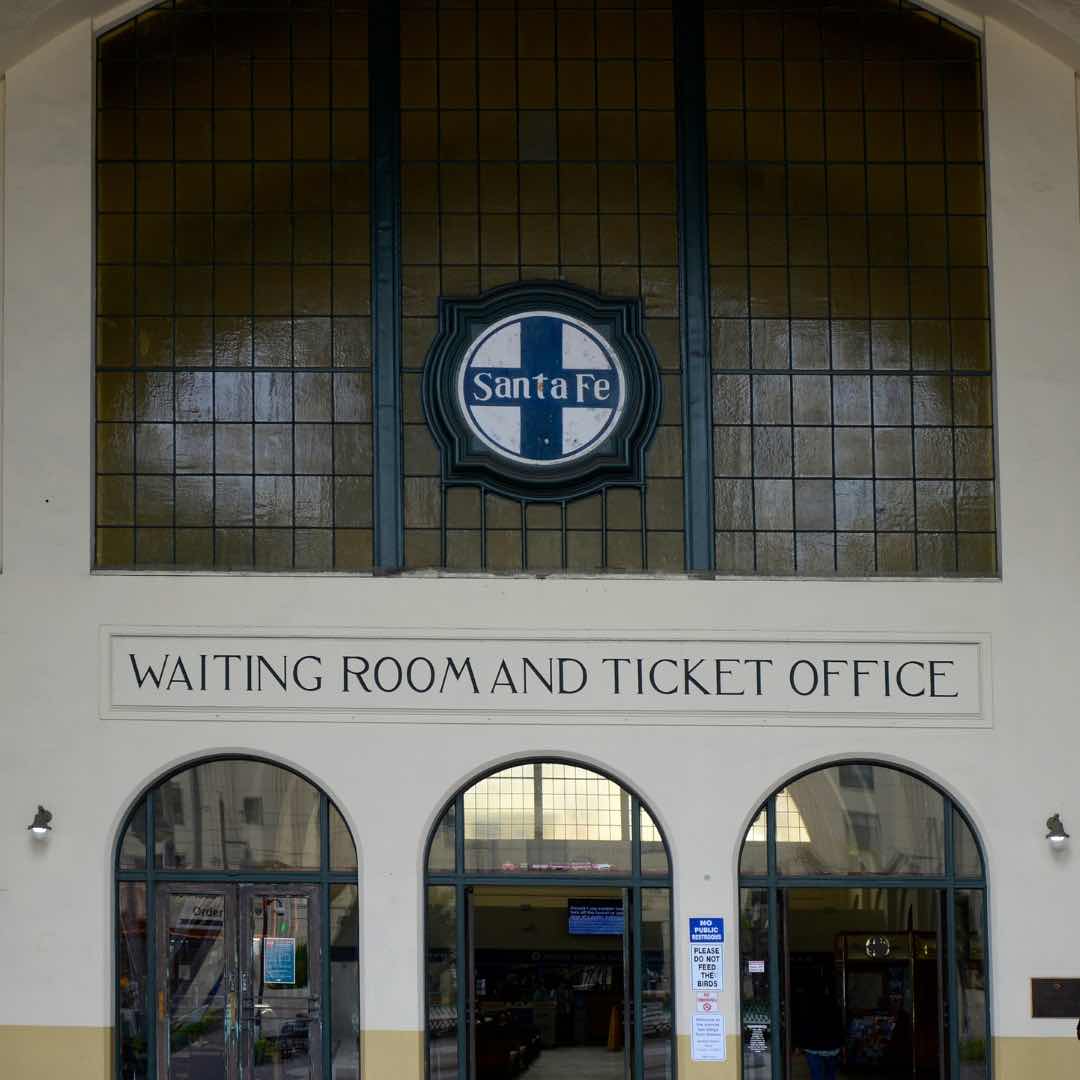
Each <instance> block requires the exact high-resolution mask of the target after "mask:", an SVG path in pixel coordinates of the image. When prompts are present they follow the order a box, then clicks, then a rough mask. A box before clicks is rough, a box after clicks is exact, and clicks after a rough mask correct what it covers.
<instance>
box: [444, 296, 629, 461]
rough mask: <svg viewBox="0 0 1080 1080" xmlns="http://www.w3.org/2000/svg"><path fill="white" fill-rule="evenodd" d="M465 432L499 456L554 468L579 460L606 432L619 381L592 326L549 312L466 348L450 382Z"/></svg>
mask: <svg viewBox="0 0 1080 1080" xmlns="http://www.w3.org/2000/svg"><path fill="white" fill-rule="evenodd" d="M457 393H458V404H459V405H460V407H461V412H462V415H463V416H464V417H465V420H466V422H467V423H468V425H469V428H470V430H471V431H472V433H473V434H474V435H475V436H476V437H477V438H478V439H479V440H480V441H481V442H482V443H484V445H485V446H487V447H489V448H490V449H491V450H493V451H495V453H497V454H499V455H501V456H502V457H505V458H509V459H510V460H512V461H516V462H520V463H522V464H525V465H535V466H553V465H561V464H563V463H564V462H568V461H576V460H578V459H580V458H582V457H585V456H586V455H587V454H589V453H590V452H591V451H593V450H594V449H596V448H598V447H599V445H600V444H601V443H603V441H604V440H605V439H606V438H607V437H608V436H609V435H610V434H611V432H612V431H613V429H614V428H615V426H616V424H618V422H619V417H620V416H622V412H623V407H624V405H625V403H626V377H625V374H624V372H623V366H622V363H621V362H620V360H619V357H618V355H617V354H616V352H615V350H614V349H613V348H612V347H611V345H610V344H609V343H608V342H607V341H606V340H605V339H604V338H603V337H602V336H601V335H600V334H599V333H598V332H597V331H596V330H594V329H593V328H592V327H591V326H589V325H588V324H587V323H584V322H581V321H580V320H579V319H575V318H573V317H571V316H569V315H562V314H559V313H557V312H554V311H526V312H522V313H519V314H517V315H510V316H508V317H507V318H505V319H500V320H499V321H498V322H496V323H493V324H492V325H491V326H489V327H488V328H487V329H486V330H484V332H483V333H482V334H480V336H479V337H478V338H477V339H476V340H475V341H474V342H473V343H472V345H470V346H469V349H468V350H467V351H466V353H465V356H464V358H463V359H462V362H461V367H460V368H459V370H458V379H457Z"/></svg>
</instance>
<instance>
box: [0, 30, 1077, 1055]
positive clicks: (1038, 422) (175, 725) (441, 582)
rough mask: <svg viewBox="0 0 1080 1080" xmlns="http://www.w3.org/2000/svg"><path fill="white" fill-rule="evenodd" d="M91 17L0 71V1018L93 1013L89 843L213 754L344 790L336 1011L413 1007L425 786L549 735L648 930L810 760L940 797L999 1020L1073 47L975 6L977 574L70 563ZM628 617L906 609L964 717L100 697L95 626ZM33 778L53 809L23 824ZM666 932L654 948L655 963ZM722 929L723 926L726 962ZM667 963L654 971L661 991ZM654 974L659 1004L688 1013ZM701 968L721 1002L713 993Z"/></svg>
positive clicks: (815, 623) (1054, 733)
mask: <svg viewBox="0 0 1080 1080" xmlns="http://www.w3.org/2000/svg"><path fill="white" fill-rule="evenodd" d="M92 58H93V34H92V29H91V25H90V23H89V22H84V23H82V24H80V25H79V26H77V27H76V28H74V29H72V30H71V31H69V32H68V33H66V34H64V35H63V36H62V37H60V38H58V39H56V40H54V41H53V42H51V43H50V44H49V45H48V46H46V47H45V48H43V49H42V50H40V51H39V52H37V53H35V54H34V55H33V56H31V57H29V58H28V59H26V60H25V61H23V62H22V63H20V64H19V65H17V66H16V67H15V68H13V69H11V70H10V72H9V73H8V77H7V124H6V131H5V147H6V204H5V220H4V263H5V274H4V281H5V289H6V291H5V295H4V301H5V303H4V322H3V364H4V372H3V376H4V395H3V418H2V437H3V448H2V449H3V454H2V462H3V537H2V539H3V568H4V569H3V574H2V575H0V957H2V958H3V961H2V965H0V966H2V969H3V970H4V972H5V977H4V978H3V979H0V1022H2V1023H6V1024H36V1023H55V1024H69V1025H91V1026H93V1025H106V1024H109V1023H111V1022H112V1002H111V980H112V960H111V941H112V937H111V933H112V931H111V845H112V842H113V839H114V835H115V829H116V827H117V825H118V823H119V821H120V820H121V817H122V816H123V814H124V812H125V810H126V809H127V807H128V806H129V805H130V802H131V800H132V798H133V797H134V796H135V795H136V793H137V792H138V791H140V790H141V789H142V788H143V787H144V786H145V784H146V783H147V782H148V781H149V780H150V779H151V778H152V777H153V776H155V775H157V774H159V773H160V772H162V771H163V770H165V769H166V768H167V767H168V766H170V765H171V764H173V763H175V762H177V761H180V760H182V759H186V758H189V757H193V756H197V755H198V754H200V753H203V752H211V751H213V752H220V751H223V750H243V751H250V752H256V753H263V754H267V755H270V756H272V757H277V758H280V759H282V760H284V761H287V762H290V763H291V764H293V765H295V766H296V767H297V768H299V769H301V770H303V771H304V772H306V773H307V774H308V775H310V776H311V777H312V778H313V779H315V780H316V781H318V782H319V783H321V784H323V785H324V786H325V788H326V789H327V790H328V791H329V793H330V794H331V795H332V797H333V798H334V799H335V800H336V801H337V803H338V805H339V806H340V807H341V808H342V810H343V811H344V813H345V815H346V817H347V818H348V820H349V822H350V824H351V825H352V827H353V830H354V834H355V836H356V839H357V841H358V844H359V848H360V854H361V864H362V870H361V877H362V891H361V921H362V932H363V938H362V945H361V948H362V957H363V960H362V965H361V980H362V995H363V998H362V1010H363V1013H362V1023H363V1026H364V1027H365V1028H369V1029H390V1030H392V1029H417V1028H419V1027H420V1026H421V1020H422V998H421V983H420V966H421V944H422V943H421V890H420V858H421V852H422V848H423V845H424V842H425V838H426V835H427V831H428V829H429V827H430V825H431V823H432V822H433V820H434V817H435V815H436V813H437V810H438V808H439V806H440V805H441V803H442V802H443V800H444V799H445V798H446V797H447V796H448V795H449V794H450V793H451V792H452V791H453V790H454V789H455V788H456V787H457V786H458V785H459V784H460V783H461V782H462V780H463V779H465V778H466V777H468V776H470V775H473V774H475V773H476V772H477V771H479V770H481V769H482V768H483V767H484V766H486V765H488V764H490V763H493V762H496V761H500V760H505V759H508V758H510V757H514V756H517V755H521V754H534V753H545V752H551V753H557V754H560V755H568V756H572V757H577V758H581V759H582V760H584V761H593V762H597V763H601V764H603V765H604V767H605V768H607V769H609V770H611V771H613V772H614V773H615V774H616V775H618V776H620V777H622V778H623V779H624V780H625V781H626V782H627V783H628V784H629V785H631V786H633V787H634V788H635V789H636V790H637V791H638V792H640V793H641V794H642V796H643V797H644V798H646V799H647V800H648V802H649V803H650V805H651V806H652V807H653V808H654V809H655V811H656V813H657V815H658V817H659V819H660V822H661V824H662V826H663V827H664V829H665V830H666V833H667V836H668V838H669V841H670V843H671V846H672V852H673V855H674V867H675V882H676V890H677V920H678V921H677V928H678V929H679V932H680V934H681V928H682V927H683V926H685V916H686V915H688V914H691V913H703V912H707V913H720V914H727V915H729V916H734V914H735V912H736V910H737V906H736V905H737V900H736V883H735V876H734V871H735V856H736V850H737V847H738V843H739V840H740V838H741V834H742V832H743V830H744V829H745V827H746V825H747V823H748V820H749V817H750V814H751V812H752V811H753V809H754V808H755V807H756V806H757V805H758V804H759V802H760V801H761V799H762V798H763V797H764V796H765V795H766V794H767V793H768V792H769V791H770V790H771V789H772V788H773V787H775V786H776V785H777V784H779V783H780V782H781V781H782V780H783V779H784V778H785V777H786V776H788V775H790V774H791V773H793V772H795V771H797V770H800V769H802V768H804V767H806V766H807V765H809V764H811V763H813V762H817V761H821V760H825V759H828V758H830V757H834V756H837V755H852V754H861V755H866V756H872V757H880V758H884V759H889V760H896V761H902V762H904V763H905V764H908V765H911V766H912V767H914V768H916V769H918V770H920V771H922V772H924V773H926V774H927V775H928V776H930V777H932V778H934V779H936V780H938V781H939V782H940V783H941V784H942V785H943V786H945V787H946V788H947V789H948V790H949V791H950V792H952V793H953V795H954V796H955V797H956V798H957V800H958V801H959V802H960V803H961V804H962V805H963V806H964V807H965V808H966V809H967V810H968V812H969V813H970V814H971V816H972V818H973V820H974V821H975V822H976V824H977V826H978V828H979V830H980V831H981V834H982V838H983V841H984V843H985V846H986V849H987V852H988V857H989V871H990V875H991V912H992V929H993V938H992V947H993V972H994V981H993V1009H994V1031H995V1034H997V1035H1026V1034H1028V1035H1065V1034H1071V1030H1072V1026H1071V1023H1070V1022H1068V1021H1061V1022H1055V1021H1033V1020H1031V1019H1030V1018H1029V1000H1028V994H1029V985H1028V980H1029V978H1030V977H1032V976H1038V975H1061V974H1076V973H1078V972H1080V925H1078V920H1077V919H1076V897H1077V895H1078V894H1080V855H1076V854H1070V853H1066V854H1065V855H1064V856H1061V857H1054V856H1052V855H1051V853H1050V851H1049V850H1048V847H1047V844H1046V843H1045V841H1044V840H1043V832H1044V830H1043V827H1042V826H1043V821H1044V820H1045V819H1046V817H1047V816H1048V815H1049V814H1050V813H1051V812H1053V811H1061V812H1062V813H1063V815H1064V817H1065V821H1066V824H1067V825H1068V824H1071V825H1073V830H1074V832H1076V835H1077V837H1078V839H1077V840H1075V841H1074V844H1080V832H1077V829H1080V825H1078V824H1077V823H1080V789H1078V786H1077V783H1076V762H1077V760H1078V758H1080V726H1078V724H1077V720H1076V714H1077V703H1076V693H1075V687H1076V671H1077V666H1078V665H1077V656H1078V655H1080V589H1078V588H1077V586H1078V584H1080V572H1078V570H1077V566H1076V557H1075V556H1076V549H1077V537H1078V536H1080V500H1078V499H1077V498H1076V495H1075V490H1076V485H1077V480H1076V477H1077V475H1078V472H1080V422H1078V418H1080V366H1078V363H1077V357H1076V344H1075V343H1076V342H1077V340H1078V339H1080V292H1078V286H1077V282H1080V223H1078V191H1077V184H1078V179H1077V146H1076V116H1075V98H1074V74H1073V72H1072V71H1071V70H1070V69H1068V68H1067V67H1065V66H1064V65H1063V64H1061V63H1060V62H1059V61H1057V60H1055V59H1053V58H1052V57H1051V56H1049V55H1048V54H1046V53H1044V52H1042V51H1041V50H1039V49H1038V48H1036V47H1035V46H1033V45H1031V44H1029V43H1028V42H1026V41H1025V40H1023V39H1021V38H1019V37H1018V36H1016V35H1015V34H1014V33H1012V32H1011V31H1008V30H1006V29H1004V28H1003V27H1001V26H999V25H998V24H995V23H992V22H991V23H989V24H988V25H987V27H986V70H987V75H988V101H989V114H988V115H989V141H990V183H991V206H992V215H993V253H994V288H995V304H996V334H997V356H996V363H997V375H996V379H997V383H996V390H997V401H998V413H997V429H998V446H999V461H1000V464H999V477H1000V491H1001V516H1002V520H1001V522H1000V536H1001V548H1002V553H1003V554H1002V562H1003V567H1004V576H1003V579H1002V580H1001V581H978V582H964V581H950V582H935V581H884V580H883V581H867V582H842V581H841V582H824V581H764V580H759V581H738V580H729V581H717V582H704V581H688V580H637V581H635V580H600V579H590V580H581V579H578V580H559V579H554V580H545V581H540V580H533V579H526V578H521V579H492V578H475V577H474V578H395V579H373V578H361V577H356V578H341V577H334V578H327V577H304V576H299V575H293V576H287V577H266V576H257V575H248V576H245V575H230V576H223V575H222V576H210V575H196V576H179V575H164V574H145V575H93V574H91V573H90V572H89V570H88V567H89V565H90V551H91V540H90V531H91V522H92V519H93V512H92V511H93V507H92V490H93V486H92V469H93V452H92V418H93V399H92V392H93V389H92V387H93V383H92V356H93V307H92V286H93V277H92V261H91V260H92V240H93V216H92V211H93V203H92V192H93V187H92V180H93V146H92V138H93V122H92V121H93V112H92V107H93V100H92V96H93V77H92V76H93V64H92ZM463 612H464V613H467V624H468V625H469V626H472V627H490V628H491V629H492V631H493V634H495V635H497V634H498V633H499V632H500V630H501V629H503V628H506V627H521V626H523V625H527V626H529V627H536V628H546V627H551V628H558V627H564V626H568V625H572V626H574V627H575V628H580V627H582V626H591V627H595V628H597V629H613V630H616V631H618V630H621V629H625V628H637V629H642V630H648V629H653V628H663V629H677V630H693V629H695V628H698V629H708V630H722V631H757V632H762V633H770V634H773V635H775V636H776V637H777V638H783V637H784V636H786V635H789V634H792V633H795V632H798V631H807V630H809V631H863V632H867V633H871V634H877V635H884V636H887V635H889V634H890V633H904V634H916V635H917V634H920V633H925V634H935V635H940V634H943V633H957V634H967V633H987V634H990V635H991V636H992V640H993V687H994V717H995V728H994V729H993V730H981V731H979V730H967V731H956V732H948V731H940V730H938V731H925V730H903V731H890V730H887V729H841V728H830V727H828V726H822V727H820V728H815V729H798V730H795V729H785V728H772V727H767V726H756V727H752V726H744V727H719V726H718V727H704V728H703V727H697V728H681V729H680V728H676V729H674V730H672V729H667V728H664V729H659V728H655V727H648V726H633V727H627V728H625V729H622V730H616V729H613V728H611V727H598V726H590V725H589V724H588V717H582V722H581V724H580V725H577V726H559V727H543V726H537V725H528V724H510V723H506V724H499V725H493V726H490V727H481V726H468V727H467V726H454V725H451V724H447V725H419V724H410V723H403V722H400V721H393V720H390V721H389V722H387V723H382V724H370V723H368V724H346V723H342V724H304V723H273V724H256V723H236V722H216V723H209V722H133V721H101V720H99V719H98V717H97V711H98V710H97V693H98V653H97V643H98V630H99V627H100V626H101V625H102V624H121V625H130V626H139V625H158V624H163V625H174V626H184V625H200V626H230V625H237V626H253V625H267V626H272V627H279V628H287V627H289V626H306V627H311V626H320V627H337V626H342V627H402V628H407V627H450V628H452V627H454V626H455V625H460V624H461V622H462V613H463ZM38 802H44V803H45V804H46V805H48V806H49V808H50V809H52V810H53V811H54V813H55V821H54V825H55V831H54V833H53V834H52V836H51V837H50V839H49V840H48V842H47V843H46V844H38V843H34V842H33V841H31V839H30V838H29V836H28V834H27V832H26V824H27V823H28V821H29V819H30V817H31V815H32V813H33V810H34V808H35V806H36V805H37V803H38ZM682 941H683V939H682V938H681V937H680V939H679V942H680V944H679V945H678V946H677V951H676V956H677V957H680V958H681V957H682V955H683V953H684V949H683V948H682V944H681V943H682ZM736 962H737V951H736V949H734V948H731V949H729V950H728V964H729V971H728V979H727V985H728V986H729V987H735V986H737V982H738V980H737V979H736V978H735V964H736ZM681 984H682V978H681V977H680V986H681ZM686 998H687V995H685V994H684V995H682V997H681V1003H680V1010H681V1015H680V1023H679V1030H680V1031H681V1032H686V1031H687V1030H688V1026H689V1007H690V1003H689V1002H688V1001H687V1000H686ZM736 1007H737V1006H736V1002H735V1000H734V997H733V993H732V991H730V990H729V992H728V995H727V1002H726V1011H727V1013H728V1015H729V1016H733V1015H735V1013H736Z"/></svg>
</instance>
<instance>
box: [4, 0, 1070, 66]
mask: <svg viewBox="0 0 1080 1080" xmlns="http://www.w3.org/2000/svg"><path fill="white" fill-rule="evenodd" d="M138 6H139V5H138V3H137V0H135V2H131V3H129V4H127V5H121V8H120V9H119V10H120V11H123V10H124V8H125V7H126V8H128V9H131V10H137V8H138ZM146 6H149V4H147V5H146ZM928 6H929V7H933V6H934V5H933V4H932V3H931V4H928ZM963 7H964V9H965V10H967V11H969V12H970V13H971V14H972V15H975V16H990V17H992V18H994V19H997V20H999V21H1000V22H1002V23H1004V24H1005V25H1006V26H1008V27H1010V28H1012V29H1013V30H1015V31H1016V32H1017V33H1019V34H1022V35H1023V36H1024V37H1026V38H1029V39H1030V40H1031V41H1033V42H1034V43H1035V44H1037V45H1039V46H1041V47H1042V48H1044V49H1046V51H1047V52H1049V53H1051V54H1052V55H1054V56H1056V57H1058V59H1060V60H1061V61H1063V62H1064V63H1066V64H1068V65H1069V66H1071V67H1072V68H1073V69H1074V70H1078V71H1080V0H965V3H964V5H963ZM117 11H118V8H117V3H116V0H0V75H3V74H4V73H5V72H6V71H8V70H9V69H10V68H12V67H14V66H15V65H16V64H17V63H19V61H20V60H22V59H24V58H25V57H27V56H29V55H30V54H31V53H32V52H34V50H35V49H38V48H40V47H41V46H42V45H44V44H45V43H46V42H47V41H49V40H50V39H52V38H54V37H56V36H57V35H58V34H61V33H63V32H64V31H65V30H68V29H70V28H71V27H72V26H74V25H76V24H77V23H79V22H81V21H82V20H84V19H88V18H89V19H98V20H108V19H109V17H110V16H111V15H114V14H115V13H116V12H117Z"/></svg>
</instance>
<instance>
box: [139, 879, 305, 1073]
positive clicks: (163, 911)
mask: <svg viewBox="0 0 1080 1080" xmlns="http://www.w3.org/2000/svg"><path fill="white" fill-rule="evenodd" d="M157 910H158V918H159V936H158V941H159V942H161V943H162V946H163V947H162V948H161V950H160V952H159V955H158V976H157V977H158V1002H157V1019H158V1037H157V1046H158V1053H157V1057H158V1076H159V1077H162V1078H164V1080H249V1078H253V1080H322V1075H323V1070H322V1061H323V1045H322V1040H323V1025H322V993H321V990H322V972H323V956H322V954H321V948H320V945H319V943H320V942H321V941H322V936H321V926H320V904H319V886H318V885H232V884H190V885H188V884H180V883H168V884H163V885H160V886H159V887H158V892H157Z"/></svg>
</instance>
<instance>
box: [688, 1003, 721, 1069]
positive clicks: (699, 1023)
mask: <svg viewBox="0 0 1080 1080" xmlns="http://www.w3.org/2000/svg"><path fill="white" fill-rule="evenodd" d="M692 1021H693V1026H692V1027H691V1029H690V1032H691V1038H690V1057H691V1058H692V1059H693V1060H694V1061H727V1039H726V1037H725V1035H726V1032H725V1029H724V1017H723V1016H722V1015H717V1014H708V1013H705V1014H703V1013H694V1015H693V1017H692Z"/></svg>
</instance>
